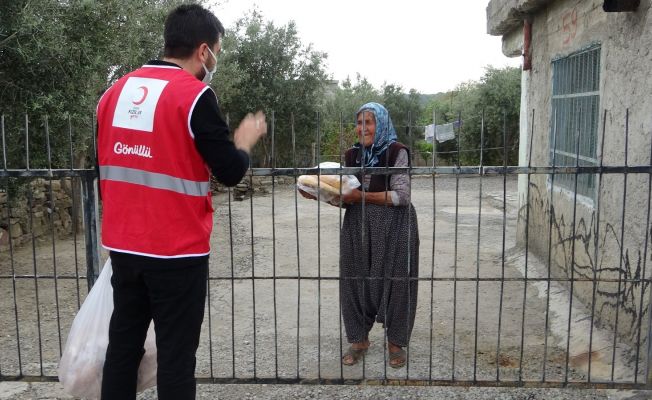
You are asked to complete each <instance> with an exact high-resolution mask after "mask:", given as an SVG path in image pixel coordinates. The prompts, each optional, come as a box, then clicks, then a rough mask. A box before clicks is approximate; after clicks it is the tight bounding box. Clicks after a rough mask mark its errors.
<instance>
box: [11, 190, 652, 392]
mask: <svg viewBox="0 0 652 400" xmlns="http://www.w3.org/2000/svg"><path fill="white" fill-rule="evenodd" d="M480 181H481V180H480V178H478V177H474V178H461V179H459V181H458V180H456V179H455V178H454V177H437V178H436V183H435V188H434V190H433V180H432V178H431V177H428V178H425V177H415V178H414V179H413V185H412V186H413V187H412V201H413V204H414V206H415V208H416V210H417V215H418V222H417V223H418V226H419V235H420V257H419V261H420V262H419V264H420V267H419V276H420V277H421V278H432V277H434V278H435V279H433V280H430V279H425V280H421V281H420V283H419V292H418V308H417V310H416V322H415V327H414V331H413V333H412V340H411V344H410V347H409V365H408V366H407V367H406V368H403V369H400V370H393V369H391V368H388V366H387V355H386V352H385V351H384V340H383V329H382V327H381V326H379V325H378V324H376V326H375V327H374V329H373V330H372V332H371V335H370V340H371V342H372V346H371V348H370V351H369V354H368V355H367V357H366V359H365V362H364V363H360V364H359V365H356V366H354V367H342V366H341V363H340V357H341V353H342V351H345V350H346V348H347V347H348V344H347V343H346V337H345V334H344V327H343V325H342V322H341V318H340V309H339V291H338V282H337V279H336V278H337V276H338V253H339V251H338V246H339V234H338V230H339V223H340V218H341V217H343V211H342V212H341V211H340V209H339V208H336V207H332V206H329V205H327V204H325V203H317V202H315V201H310V200H306V199H303V198H301V197H299V198H298V199H296V200H295V191H294V189H293V187H292V186H290V185H283V186H276V187H275V190H274V193H273V194H272V193H267V194H256V195H255V196H254V197H253V199H251V200H250V199H247V200H245V201H242V202H235V201H234V202H230V205H229V200H228V195H227V194H224V193H221V194H218V195H217V196H215V197H214V205H215V209H216V217H215V229H214V234H213V236H212V255H211V269H210V278H211V279H210V282H209V287H210V290H209V293H210V295H209V301H208V305H207V313H206V319H205V323H204V325H203V333H202V338H201V344H200V348H199V351H198V355H197V357H198V364H197V376H198V377H201V378H233V377H235V378H239V379H250V378H261V379H265V378H276V377H279V378H289V379H294V378H297V377H299V378H301V379H317V378H321V379H324V380H328V379H335V380H337V379H354V380H358V379H367V380H371V381H374V380H384V379H410V380H429V379H432V380H451V379H455V380H472V379H473V378H474V376H475V378H476V379H477V380H481V381H482V380H496V378H497V376H498V377H499V378H500V379H501V380H518V379H519V375H520V376H521V378H522V379H523V380H526V381H540V380H541V379H542V377H543V373H544V372H545V379H546V380H549V381H563V380H564V379H565V378H566V377H567V379H568V380H569V381H586V380H587V376H588V348H589V347H588V346H589V344H588V342H589V340H588V339H589V332H590V326H589V324H590V318H587V317H588V316H590V307H589V308H587V307H586V306H585V305H582V304H580V303H579V301H574V302H573V307H572V313H571V315H572V318H571V324H570V326H571V334H570V335H569V334H568V325H569V324H568V311H569V296H568V291H567V289H566V288H565V287H563V286H561V285H559V284H557V283H553V284H552V285H551V286H550V289H549V290H548V288H547V286H546V283H545V282H536V283H532V282H530V283H528V284H527V285H524V282H523V273H524V269H525V268H524V265H525V262H524V251H523V249H520V248H517V247H516V244H515V243H516V240H515V239H516V238H515V235H516V215H517V198H516V179H515V178H511V177H510V178H508V180H507V184H506V187H505V197H506V200H507V201H506V206H505V214H504V215H503V179H502V177H484V178H482V197H481V200H482V207H481V213H480V216H481V228H480V232H479V233H478V215H479V210H480V205H479V200H480V190H479V185H480ZM433 194H435V196H434V198H433ZM456 199H457V207H456ZM229 208H230V209H229ZM433 210H436V212H433ZM229 216H230V218H229ZM503 220H505V221H506V224H503ZM456 231H457V233H456ZM503 233H504V237H505V240H504V241H503ZM231 238H232V240H231ZM433 238H434V240H433ZM478 238H479V246H478ZM83 247H84V244H83V238H78V239H77V241H75V240H73V239H72V238H66V239H65V240H57V241H55V243H54V245H53V243H52V241H51V240H48V239H43V240H40V241H37V243H35V245H34V247H32V246H30V245H27V246H24V247H22V248H20V249H16V251H15V252H14V257H13V259H11V258H10V257H9V254H8V253H3V254H0V299H1V300H0V318H1V319H2V324H0V374H1V375H5V376H14V375H19V374H22V375H46V376H56V374H57V371H56V366H57V362H58V358H59V354H60V350H61V348H62V346H64V345H65V339H66V333H67V332H68V330H69V327H70V324H71V323H72V319H73V318H74V315H75V313H76V311H77V309H78V305H79V303H80V302H82V301H83V299H84V294H85V292H86V290H87V286H86V281H85V280H84V279H75V275H76V272H75V271H76V270H78V271H79V272H80V273H82V274H83V273H84V268H85V260H84V249H83ZM53 253H54V254H56V257H53V256H52V255H53ZM503 255H504V256H503ZM103 257H104V258H105V257H106V256H105V255H104V256H103ZM104 258H103V259H104ZM75 260H76V262H75ZM478 260H479V263H478ZM55 268H56V272H55ZM544 270H545V269H544V268H543V264H542V263H540V262H539V260H537V259H536V257H534V256H533V255H530V256H529V261H528V274H529V276H530V277H535V276H544V272H543V271H544ZM12 271H15V274H16V275H17V276H19V278H18V279H16V280H12V279H7V277H10V276H11V274H12ZM35 271H36V272H37V274H39V275H40V276H42V277H39V279H38V280H35V279H33V278H32V277H30V276H31V275H33V274H34V272H35ZM476 274H478V275H479V276H480V277H481V278H486V280H483V281H481V282H479V283H477V282H476V281H475V280H474V278H475V277H476ZM54 275H56V276H58V277H59V279H57V280H54V279H52V276H54ZM20 276H25V278H20ZM252 276H255V278H256V279H252ZM232 277H233V279H232ZM274 277H275V278H276V279H274ZM298 277H300V278H301V279H298ZM502 277H505V278H506V280H502ZM454 278H457V280H455V279H454ZM14 285H15V289H14ZM14 292H15V293H16V296H14ZM37 293H38V294H37ZM548 294H549V295H548ZM37 297H38V300H37ZM476 298H477V301H476ZM524 299H525V301H524ZM37 304H38V307H37ZM547 304H548V306H547ZM524 305H525V311H524V310H523V306H524ZM547 310H548V311H547ZM476 315H477V318H476ZM546 315H549V323H548V334H547V335H546V330H545V319H546V318H545V316H546ZM587 321H589V322H587ZM499 327H500V330H499ZM499 332H500V333H499ZM17 333H18V337H17ZM546 337H547V339H546ZM18 338H19V339H18ZM476 341H477V344H476ZM568 341H570V345H569V350H570V351H569V354H568V357H567V355H566V346H567V342H568ZM612 341H613V339H612V337H611V336H610V333H609V332H608V331H607V330H601V329H600V328H599V327H594V330H593V343H592V349H593V350H594V353H592V354H591V358H592V362H591V378H592V380H594V381H596V380H597V381H600V380H610V378H611V376H610V375H611V370H612V368H611V365H612V347H610V346H611V343H612ZM521 342H522V343H523V346H521ZM546 342H547V344H546ZM18 346H20V362H19V354H18V351H17V348H18ZM632 351H633V349H630V348H628V347H627V346H626V345H625V344H623V343H620V342H618V345H617V351H616V357H615V366H614V368H613V369H614V380H615V381H617V382H630V381H632V380H633V379H634V376H633V374H634V370H635V369H636V365H635V360H634V358H633V357H632V354H633V353H632ZM646 352H647V349H646V348H642V349H641V354H646ZM567 358H568V361H569V362H568V367H567V363H566V360H567ZM41 360H42V362H41ZM544 365H545V367H544ZM638 371H639V379H641V378H642V377H643V375H642V373H643V371H645V365H644V364H643V363H639V366H638ZM474 374H475V375H474ZM14 385H17V384H14ZM25 385H27V384H25ZM33 385H34V386H37V385H39V384H33ZM40 385H46V384H40ZM214 386H215V388H214V389H213V388H211V385H202V387H204V388H205V389H202V390H205V391H206V393H209V392H211V393H212V391H215V393H217V392H219V391H222V392H221V393H222V396H223V397H224V396H226V397H224V398H230V396H231V395H232V394H233V393H238V395H237V397H241V398H255V397H259V396H256V395H252V396H253V397H248V396H249V395H250V394H252V393H254V394H255V393H261V395H262V394H266V395H269V396H271V393H286V392H284V391H285V390H298V391H301V390H304V389H303V386H296V385H295V386H293V388H294V389H286V388H284V389H279V390H278V391H276V389H274V390H272V389H273V386H270V387H269V389H268V390H262V389H260V388H261V387H262V386H261V385H258V386H255V385H254V386H249V385H235V386H233V385H226V386H223V385H214ZM21 387H22V386H21ZM25 387H26V388H32V386H31V385H28V386H25ZM315 388H320V389H314V391H313V392H311V393H312V394H310V396H313V395H315V396H316V395H319V396H316V397H321V396H324V398H328V397H330V395H327V393H331V392H329V391H330V390H331V389H329V388H327V387H322V386H316V387H315ZM377 389H378V392H377V393H378V397H379V398H382V396H381V393H384V392H383V390H385V388H382V390H381V388H377ZM29 390H32V389H29ZM29 390H28V389H25V390H24V391H22V392H20V393H23V394H25V393H35V392H34V390H37V391H38V388H37V389H34V390H32V391H31V392H30V391H29ZM306 390H307V389H306ZM311 390H312V389H311ZM317 390H323V393H322V392H320V393H317ZM333 390H334V389H333ZM369 390H371V391H372V392H370V393H373V390H375V389H374V388H373V387H368V386H365V388H364V391H369ZM387 390H390V389H387ZM406 390H407V389H406ZM410 390H413V391H414V393H417V391H418V388H412V389H409V390H408V391H407V392H405V393H406V394H401V393H400V391H399V392H387V393H389V394H388V395H387V396H389V397H386V398H412V397H413V395H411V394H409V391H410ZM483 390H484V389H483ZM501 390H503V391H498V392H496V394H497V395H496V396H495V397H487V398H498V397H501V396H503V394H502V393H505V396H508V395H509V393H512V394H514V395H516V394H517V393H518V391H512V392H510V391H509V390H507V391H504V390H505V389H501ZM467 391H468V390H467ZM471 391H472V390H471ZM153 393H154V392H152V391H148V392H145V393H144V394H143V395H141V396H140V398H143V399H145V398H155V395H154V394H153ZM297 393H298V392H297ZM306 393H308V392H306ZM333 393H334V392H333ZM360 393H362V392H360ZM392 393H393V394H392ZM483 393H484V394H487V393H492V392H491V391H489V392H483ZM525 393H526V392H521V394H522V395H523V396H525V397H520V395H516V397H515V398H539V397H536V396H537V395H536V393H535V395H534V397H529V396H530V395H527V396H526V394H525ZM560 393H564V392H563V391H560ZM577 393H578V396H585V395H589V394H590V395H591V396H593V395H595V396H597V397H587V398H607V397H602V396H607V395H606V394H604V393H602V394H600V393H598V392H591V393H589V392H588V391H579V392H577ZM484 394H483V395H484ZM288 395H289V394H279V398H280V397H287V396H288ZM414 395H416V394H414ZM458 395H459V393H458ZM458 395H456V396H458ZM629 395H632V396H638V394H632V393H630V394H629ZM16 396H19V394H17V395H16ZM32 396H35V395H32ZM234 396H235V395H234ZM333 396H334V397H342V398H346V396H348V395H346V394H341V395H335V394H334V395H333ZM383 396H384V395H383ZM403 396H407V397H403ZM459 396H461V395H459ZM564 396H566V395H565V394H564ZM299 397H304V396H299ZM305 397H308V395H306V396H305ZM354 397H355V396H354ZM372 397H375V396H372ZM372 397H368V398H372ZM418 397H422V396H421V395H418ZM553 397H555V398H584V397H561V395H560V397H557V396H553ZM0 398H3V399H4V398H7V399H9V398H11V399H13V398H16V399H18V398H32V397H2V396H1V395H0ZM55 398H56V397H55ZM205 398H210V397H205ZM262 398H275V397H264V396H263V397H262ZM363 398H367V397H363ZM433 398H437V397H433ZM441 398H446V397H441ZM458 398H466V397H458ZM477 398H482V397H477ZM503 398H510V397H503ZM541 398H543V397H541ZM631 398H634V397H631ZM641 398H643V397H641Z"/></svg>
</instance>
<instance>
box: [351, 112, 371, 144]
mask: <svg viewBox="0 0 652 400" xmlns="http://www.w3.org/2000/svg"><path fill="white" fill-rule="evenodd" d="M355 128H356V132H357V133H358V140H359V141H360V144H362V145H363V146H364V147H369V146H371V145H372V144H373V143H374V137H375V136H376V117H375V116H374V114H373V113H372V112H371V111H363V112H361V113H360V114H358V121H357V123H356V126H355Z"/></svg>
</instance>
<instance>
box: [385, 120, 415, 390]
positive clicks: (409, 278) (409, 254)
mask: <svg viewBox="0 0 652 400" xmlns="http://www.w3.org/2000/svg"><path fill="white" fill-rule="evenodd" d="M387 119H389V114H387ZM388 126H389V124H388ZM408 136H409V138H410V153H409V154H408V166H409V167H410V169H409V170H408V180H409V182H410V193H409V196H408V199H409V205H408V210H410V211H408V242H407V249H408V252H407V266H408V267H407V277H406V281H407V298H408V301H407V308H408V310H407V311H408V314H407V315H408V318H407V324H406V326H405V330H406V333H407V335H406V337H407V339H408V341H407V344H406V347H407V349H406V357H407V362H406V365H405V374H406V378H407V379H408V380H409V379H410V358H411V357H410V337H409V334H410V333H411V332H410V321H411V319H412V318H411V315H412V314H411V312H412V300H411V299H412V282H413V280H412V259H411V258H412V250H411V249H412V240H413V239H412V212H411V208H412V167H413V165H412V162H411V160H413V159H414V155H413V154H414V140H413V137H412V112H411V111H408ZM386 165H389V159H388V160H387V163H386ZM390 180H391V177H390ZM385 207H387V191H385ZM418 262H419V260H417V265H418ZM418 277H419V276H418V274H417V278H418ZM415 282H416V284H417V288H418V285H419V281H418V280H417V281H415ZM417 290H418V289H417ZM417 293H418V292H417ZM414 312H415V313H416V310H414ZM385 315H387V313H385ZM385 369H387V363H385Z"/></svg>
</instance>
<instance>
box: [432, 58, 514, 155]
mask: <svg viewBox="0 0 652 400" xmlns="http://www.w3.org/2000/svg"><path fill="white" fill-rule="evenodd" d="M520 85H521V71H520V69H519V68H511V67H507V68H503V69H497V68H493V67H491V66H489V67H487V68H486V71H485V74H484V76H483V77H482V78H481V79H480V81H479V82H467V83H463V84H461V85H459V86H458V87H457V88H456V89H455V90H453V91H451V92H448V93H446V94H444V95H442V96H439V97H437V98H436V99H434V100H432V101H431V102H430V104H428V105H427V106H426V107H425V109H424V112H423V114H422V119H421V121H422V122H423V123H424V124H430V123H432V121H433V118H434V120H435V121H436V123H437V124H438V125H439V124H445V123H449V122H453V121H457V120H458V118H460V117H461V120H462V128H461V130H460V132H459V137H460V142H459V147H460V150H461V152H460V153H459V160H458V159H457V156H458V153H457V147H458V143H457V141H456V140H452V141H448V142H444V143H437V147H436V151H437V163H440V161H441V162H443V163H448V164H452V163H456V162H458V161H459V162H460V164H461V165H478V164H479V163H480V153H481V152H480V148H484V149H485V150H484V153H483V154H482V156H483V157H482V163H483V164H484V165H502V164H503V162H504V159H505V157H504V150H503V139H505V143H506V148H507V164H509V165H514V164H516V163H517V162H518V138H519V113H520V96H521V86H520ZM483 113H484V142H481V137H482V135H481V131H482V120H483V119H482V116H483ZM504 134H505V135H504ZM503 136H505V137H503Z"/></svg>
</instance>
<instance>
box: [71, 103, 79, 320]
mask: <svg viewBox="0 0 652 400" xmlns="http://www.w3.org/2000/svg"><path fill="white" fill-rule="evenodd" d="M68 142H69V145H70V170H71V171H73V170H74V169H75V156H74V148H73V142H72V120H71V118H70V116H68ZM74 179H75V178H74V177H71V178H70V194H71V197H72V240H73V251H74V254H75V288H76V289H77V309H79V308H80V307H81V293H80V289H79V260H78V259H77V228H78V226H77V212H78V210H79V205H78V204H77V193H76V192H75V187H76V186H77V185H76V182H75V181H74Z"/></svg>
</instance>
